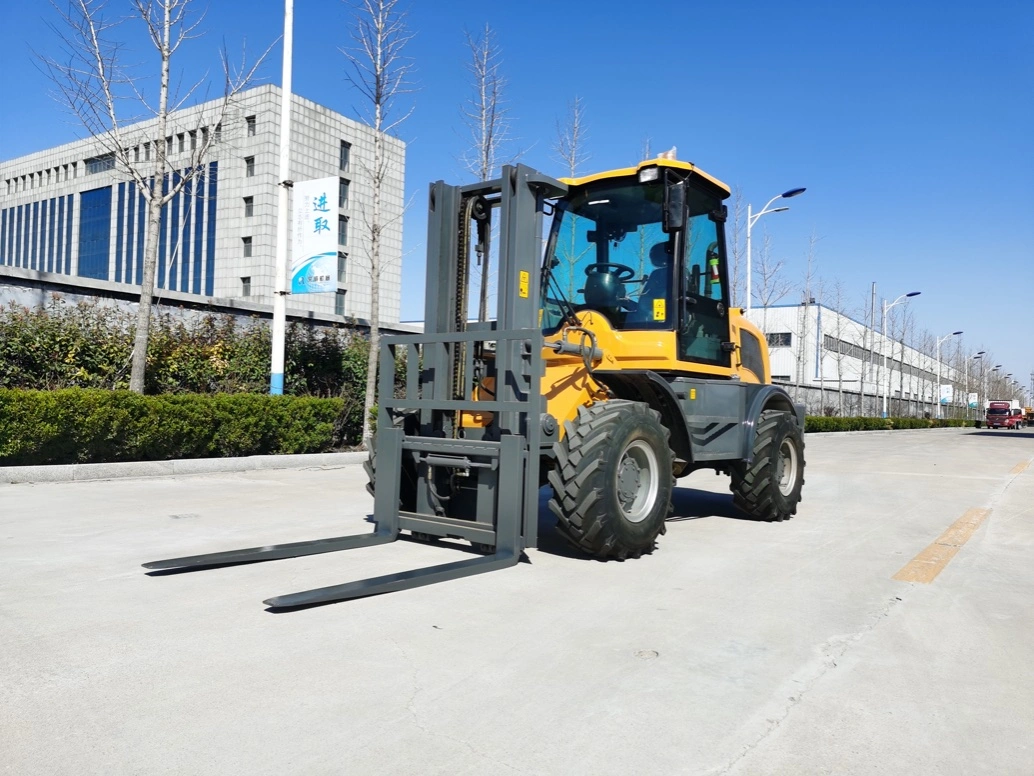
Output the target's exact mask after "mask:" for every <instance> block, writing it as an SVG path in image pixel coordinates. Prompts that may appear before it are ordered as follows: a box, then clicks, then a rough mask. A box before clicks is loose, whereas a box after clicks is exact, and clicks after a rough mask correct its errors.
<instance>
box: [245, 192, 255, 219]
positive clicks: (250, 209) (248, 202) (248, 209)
mask: <svg viewBox="0 0 1034 776" xmlns="http://www.w3.org/2000/svg"><path fill="white" fill-rule="evenodd" d="M253 215H255V198H254V197H245V198H244V217H245V218H251V217H252V216H253Z"/></svg>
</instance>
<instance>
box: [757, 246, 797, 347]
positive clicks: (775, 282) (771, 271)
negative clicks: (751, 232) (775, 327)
mask: <svg viewBox="0 0 1034 776" xmlns="http://www.w3.org/2000/svg"><path fill="white" fill-rule="evenodd" d="M785 268H786V262H785V261H776V260H775V259H773V258H772V238H771V236H770V235H769V234H768V230H765V236H764V238H763V239H762V241H761V250H759V251H758V254H757V258H756V259H755V260H754V261H753V271H754V275H755V276H756V278H757V282H756V283H755V284H754V287H755V288H756V289H757V292H756V293H757V296H758V301H759V302H760V303H761V311H762V312H761V316H762V317H761V330H762V331H763V332H764V333H765V334H766V335H767V334H768V308H769V307H771V306H772V305H774V304H776V303H777V302H779V301H780V300H782V299H783V298H784V297H785V296H786V295H787V294H789V293H790V292H791V291H793V284H792V283H791V282H790V281H789V280H788V279H787V278H786V276H785V273H784V269H785Z"/></svg>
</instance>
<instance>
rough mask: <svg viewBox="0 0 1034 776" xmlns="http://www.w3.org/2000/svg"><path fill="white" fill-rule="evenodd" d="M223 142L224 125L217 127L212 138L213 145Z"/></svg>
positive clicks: (217, 125)
mask: <svg viewBox="0 0 1034 776" xmlns="http://www.w3.org/2000/svg"><path fill="white" fill-rule="evenodd" d="M222 141H223V125H222V124H216V125H215V134H214V135H213V136H212V142H213V143H221V142H222Z"/></svg>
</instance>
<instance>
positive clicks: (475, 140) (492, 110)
mask: <svg viewBox="0 0 1034 776" xmlns="http://www.w3.org/2000/svg"><path fill="white" fill-rule="evenodd" d="M467 48H468V50H469V54H470V59H469V60H468V62H467V70H468V72H469V73H470V75H471V77H472V87H473V88H472V90H471V96H470V97H469V98H468V100H467V102H466V104H465V105H464V106H463V109H462V113H463V121H464V123H465V124H466V125H467V129H468V130H469V131H470V143H471V144H470V147H469V148H468V149H467V150H466V151H465V152H464V154H463V157H462V160H463V164H464V166H465V167H466V168H467V170H468V171H469V172H470V173H471V174H472V175H474V176H476V177H477V179H478V180H479V181H487V180H489V179H490V178H491V177H492V176H493V174H494V173H495V170H496V168H497V167H499V165H500V158H501V157H502V155H503V153H504V151H505V149H506V146H507V145H508V144H509V143H510V141H511V137H510V120H509V115H508V114H509V109H508V108H507V107H506V102H505V100H504V99H503V92H504V90H505V88H506V79H505V78H504V77H503V75H502V72H501V69H500V68H501V65H502V52H501V50H500V48H499V45H498V43H497V42H496V38H495V33H494V32H493V31H492V28H491V27H490V26H489V25H488V24H485V27H484V29H483V30H482V31H481V32H480V33H479V34H478V35H477V37H473V36H471V35H470V33H467ZM477 252H478V259H477V266H476V267H474V268H472V271H471V276H472V277H471V279H472V280H474V281H475V282H477V284H478V286H479V288H480V291H479V293H478V320H481V321H484V320H487V318H488V297H489V286H490V285H491V270H490V266H489V265H490V262H491V257H490V255H489V254H490V250H485V249H484V247H482V246H481V245H480V244H479V245H478V246H477ZM472 285H473V284H472Z"/></svg>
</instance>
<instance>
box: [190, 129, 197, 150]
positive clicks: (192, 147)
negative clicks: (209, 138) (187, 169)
mask: <svg viewBox="0 0 1034 776" xmlns="http://www.w3.org/2000/svg"><path fill="white" fill-rule="evenodd" d="M196 148H197V132H196V131H194V130H193V129H192V130H190V150H191V151H193V150H195V149H196Z"/></svg>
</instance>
